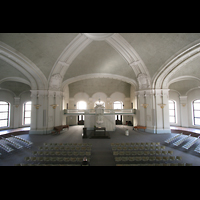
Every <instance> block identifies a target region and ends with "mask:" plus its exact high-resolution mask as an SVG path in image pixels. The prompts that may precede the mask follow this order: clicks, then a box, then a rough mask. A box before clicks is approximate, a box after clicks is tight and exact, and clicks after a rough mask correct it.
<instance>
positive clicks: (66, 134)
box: [0, 125, 200, 166]
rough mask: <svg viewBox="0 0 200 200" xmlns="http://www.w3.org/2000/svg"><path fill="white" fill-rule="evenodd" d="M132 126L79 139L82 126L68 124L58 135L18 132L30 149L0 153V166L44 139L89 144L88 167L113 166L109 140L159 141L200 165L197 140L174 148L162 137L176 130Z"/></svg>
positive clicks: (29, 151)
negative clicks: (104, 135)
mask: <svg viewBox="0 0 200 200" xmlns="http://www.w3.org/2000/svg"><path fill="white" fill-rule="evenodd" d="M126 129H129V136H125V130H126ZM132 129H133V128H132V127H129V126H120V125H119V126H117V128H116V131H113V132H109V135H110V139H89V138H86V139H82V132H83V126H71V127H70V128H69V130H67V129H66V130H64V131H63V132H62V133H61V134H60V135H29V134H23V135H20V137H22V138H24V139H28V140H30V141H32V142H33V146H32V148H31V149H27V148H24V149H22V150H15V151H14V152H12V153H10V154H7V153H4V155H3V154H2V155H1V156H0V166H3V165H6V166H9V165H10V166H13V165H15V164H18V163H24V157H26V156H32V152H33V151H37V150H38V147H39V146H42V145H43V143H44V142H46V143H53V142H58V143H59V142H60V143H91V144H92V151H91V153H92V155H91V162H90V165H91V166H115V164H116V163H115V160H114V156H113V153H112V148H111V143H121V142H125V143H126V142H127V143H129V142H160V144H161V145H164V146H165V150H167V151H169V150H171V151H173V152H174V155H175V156H181V157H182V160H181V162H183V163H192V164H193V166H200V154H198V153H196V152H194V148H195V147H196V146H197V145H198V144H200V141H198V142H196V143H195V144H194V145H193V146H192V147H191V148H190V149H189V150H185V149H183V148H182V146H183V145H184V144H185V143H186V142H188V141H189V139H188V140H186V141H185V142H184V143H183V144H181V145H180V146H179V147H176V146H174V145H173V144H166V143H165V142H164V141H165V140H166V139H168V138H170V137H172V136H174V135H176V133H164V134H151V133H146V132H142V131H134V130H132ZM1 153H2V151H1Z"/></svg>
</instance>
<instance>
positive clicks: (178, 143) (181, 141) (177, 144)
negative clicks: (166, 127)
mask: <svg viewBox="0 0 200 200" xmlns="http://www.w3.org/2000/svg"><path fill="white" fill-rule="evenodd" d="M190 136H191V134H190V135H185V136H184V137H182V138H180V139H179V140H177V141H176V142H174V143H173V145H174V146H179V145H180V144H182V143H183V142H184V141H185V140H187V139H188V138H189V137H190Z"/></svg>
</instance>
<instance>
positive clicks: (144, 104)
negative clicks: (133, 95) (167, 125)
mask: <svg viewBox="0 0 200 200" xmlns="http://www.w3.org/2000/svg"><path fill="white" fill-rule="evenodd" d="M148 105H149V104H147V103H143V104H141V106H142V107H143V108H147V107H148Z"/></svg>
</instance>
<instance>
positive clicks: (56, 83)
mask: <svg viewBox="0 0 200 200" xmlns="http://www.w3.org/2000/svg"><path fill="white" fill-rule="evenodd" d="M61 82H62V76H61V75H60V74H54V75H53V76H52V77H51V80H50V83H49V88H50V89H53V90H58V89H60V86H61Z"/></svg>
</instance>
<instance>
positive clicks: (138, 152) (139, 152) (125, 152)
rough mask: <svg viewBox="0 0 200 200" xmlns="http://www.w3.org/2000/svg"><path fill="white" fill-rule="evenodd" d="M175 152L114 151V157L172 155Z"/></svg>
mask: <svg viewBox="0 0 200 200" xmlns="http://www.w3.org/2000/svg"><path fill="white" fill-rule="evenodd" d="M172 154H173V151H113V155H114V156H123V155H127V156H129V155H133V156H135V155H145V156H148V155H152V156H153V155H172Z"/></svg>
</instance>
